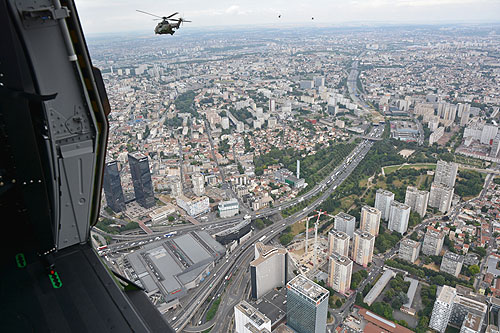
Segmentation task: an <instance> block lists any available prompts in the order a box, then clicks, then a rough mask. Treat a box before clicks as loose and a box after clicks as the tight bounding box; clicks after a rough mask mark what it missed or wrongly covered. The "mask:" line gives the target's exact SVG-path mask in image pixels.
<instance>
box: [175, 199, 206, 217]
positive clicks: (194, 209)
mask: <svg viewBox="0 0 500 333" xmlns="http://www.w3.org/2000/svg"><path fill="white" fill-rule="evenodd" d="M176 200H177V206H179V207H180V208H182V209H184V210H185V211H186V213H187V214H188V215H190V216H198V215H200V214H203V213H207V212H208V211H210V202H209V200H208V197H206V196H202V197H193V198H188V197H186V196H185V195H184V194H181V195H179V196H178V197H177V199H176Z"/></svg>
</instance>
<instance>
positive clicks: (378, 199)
mask: <svg viewBox="0 0 500 333" xmlns="http://www.w3.org/2000/svg"><path fill="white" fill-rule="evenodd" d="M393 201H394V193H392V192H390V191H386V190H384V189H381V188H379V189H378V190H377V193H376V194H375V208H377V209H378V210H380V212H381V214H382V215H381V216H382V219H383V220H384V221H388V220H389V215H390V213H391V202H393Z"/></svg>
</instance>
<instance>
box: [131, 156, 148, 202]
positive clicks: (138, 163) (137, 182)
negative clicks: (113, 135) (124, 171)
mask: <svg viewBox="0 0 500 333" xmlns="http://www.w3.org/2000/svg"><path fill="white" fill-rule="evenodd" d="M128 163H129V165H130V174H131V175H132V182H133V183H134V193H135V201H137V203H138V204H139V205H141V206H142V207H144V208H151V207H154V205H155V197H154V192H153V182H152V180H151V171H150V170H149V162H148V158H147V156H145V155H143V154H141V153H129V154H128Z"/></svg>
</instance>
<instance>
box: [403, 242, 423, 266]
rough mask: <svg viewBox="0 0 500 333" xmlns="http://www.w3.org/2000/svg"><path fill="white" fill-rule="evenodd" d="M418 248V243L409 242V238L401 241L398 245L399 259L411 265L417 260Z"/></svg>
mask: <svg viewBox="0 0 500 333" xmlns="http://www.w3.org/2000/svg"><path fill="white" fill-rule="evenodd" d="M420 246H421V244H420V242H417V241H414V240H411V239H409V238H406V239H403V240H402V241H401V242H400V243H399V258H400V259H403V260H406V261H409V262H411V263H412V264H413V263H414V262H415V261H416V260H417V259H418V254H419V252H420Z"/></svg>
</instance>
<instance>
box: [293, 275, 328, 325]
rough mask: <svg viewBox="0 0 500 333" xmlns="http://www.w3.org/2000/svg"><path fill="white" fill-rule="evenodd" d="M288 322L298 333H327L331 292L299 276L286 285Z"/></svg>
mask: <svg viewBox="0 0 500 333" xmlns="http://www.w3.org/2000/svg"><path fill="white" fill-rule="evenodd" d="M286 288H287V292H286V294H287V303H286V322H287V325H288V326H289V327H290V328H292V329H294V330H295V331H296V332H297V333H325V332H326V317H327V312H328V296H329V295H330V292H329V291H328V290H327V289H325V288H323V287H321V286H319V285H318V284H316V283H314V282H313V281H311V280H309V279H308V278H306V277H305V276H304V275H297V276H296V277H295V278H293V279H292V280H291V281H290V282H288V284H287V285H286Z"/></svg>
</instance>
